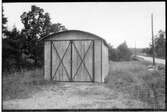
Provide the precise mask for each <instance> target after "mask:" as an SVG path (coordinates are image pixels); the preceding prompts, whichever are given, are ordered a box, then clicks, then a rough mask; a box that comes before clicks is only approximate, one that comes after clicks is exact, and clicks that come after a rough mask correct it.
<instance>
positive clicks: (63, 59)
mask: <svg viewBox="0 0 167 112" xmlns="http://www.w3.org/2000/svg"><path fill="white" fill-rule="evenodd" d="M94 67H95V65H94V40H56V41H52V42H51V78H52V80H56V81H91V82H93V81H94V79H95V75H94Z"/></svg>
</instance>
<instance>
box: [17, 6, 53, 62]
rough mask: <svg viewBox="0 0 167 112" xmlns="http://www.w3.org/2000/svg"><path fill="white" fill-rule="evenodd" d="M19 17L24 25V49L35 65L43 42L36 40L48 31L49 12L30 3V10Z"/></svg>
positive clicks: (49, 24)
mask: <svg viewBox="0 0 167 112" xmlns="http://www.w3.org/2000/svg"><path fill="white" fill-rule="evenodd" d="M20 17H21V21H22V23H23V25H24V29H23V30H22V32H23V34H24V36H25V37H26V49H27V51H28V53H29V55H30V57H29V58H31V59H33V60H34V61H35V63H34V64H35V65H37V64H38V61H41V60H40V59H41V57H42V55H43V43H42V42H41V41H38V40H39V39H40V38H41V37H43V36H46V35H48V34H49V33H50V26H51V22H50V17H49V14H48V13H44V10H43V9H42V8H40V7H37V6H35V5H32V6H31V10H30V11H29V12H24V13H23V14H22V15H21V16H20Z"/></svg>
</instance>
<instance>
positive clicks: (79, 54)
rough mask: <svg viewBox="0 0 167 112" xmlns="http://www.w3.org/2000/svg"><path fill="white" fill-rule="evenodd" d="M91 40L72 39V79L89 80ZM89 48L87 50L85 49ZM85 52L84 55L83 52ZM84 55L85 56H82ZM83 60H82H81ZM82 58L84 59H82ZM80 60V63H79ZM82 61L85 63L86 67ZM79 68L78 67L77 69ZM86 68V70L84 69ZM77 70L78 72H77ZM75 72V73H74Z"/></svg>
mask: <svg viewBox="0 0 167 112" xmlns="http://www.w3.org/2000/svg"><path fill="white" fill-rule="evenodd" d="M90 43H91V41H73V44H74V45H73V56H72V57H73V62H72V63H73V77H74V79H73V80H74V81H91V79H90V78H89V74H88V72H89V73H90V76H91V77H92V64H93V63H92V58H91V57H92V45H93V44H91V46H90V48H89V45H90ZM76 48H77V49H76ZM88 48H89V50H88V52H87V49H88ZM86 52H87V54H86V55H85V53H86ZM84 55H85V58H84ZM81 58H82V60H83V62H82V60H81ZM83 58H84V59H83ZM81 62H82V64H81ZM83 63H85V66H86V68H85V67H84V65H83ZM78 68H79V69H78ZM86 69H87V71H88V72H87V71H86ZM77 70H78V72H77ZM76 73H77V74H76Z"/></svg>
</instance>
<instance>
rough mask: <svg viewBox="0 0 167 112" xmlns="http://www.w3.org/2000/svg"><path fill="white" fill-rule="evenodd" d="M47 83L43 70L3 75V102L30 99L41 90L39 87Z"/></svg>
mask: <svg viewBox="0 0 167 112" xmlns="http://www.w3.org/2000/svg"><path fill="white" fill-rule="evenodd" d="M44 83H46V81H44V79H43V70H42V69H34V70H25V71H22V72H14V73H10V74H9V73H3V79H2V95H3V100H10V99H15V98H17V99H19V98H27V97H30V96H31V95H32V94H33V93H34V92H37V91H39V90H40V88H39V85H42V84H44Z"/></svg>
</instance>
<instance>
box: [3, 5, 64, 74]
mask: <svg viewBox="0 0 167 112" xmlns="http://www.w3.org/2000/svg"><path fill="white" fill-rule="evenodd" d="M20 20H21V22H22V24H23V26H24V28H22V29H21V31H19V30H18V29H17V28H16V27H15V26H14V27H13V29H12V30H11V31H9V30H8V29H7V27H6V24H7V22H8V20H7V18H6V17H5V15H4V10H3V8H2V72H4V71H11V72H12V71H13V70H14V71H20V70H22V69H24V68H29V69H32V68H35V67H41V66H42V65H43V41H39V39H40V38H42V37H44V36H46V35H49V34H51V33H56V32H60V31H65V30H67V28H66V27H65V26H64V25H62V24H61V23H51V19H50V16H49V13H47V12H44V10H43V9H42V8H40V7H37V6H35V5H32V6H31V9H30V11H28V12H23V13H22V15H20Z"/></svg>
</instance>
